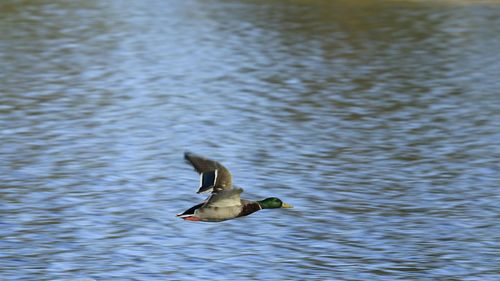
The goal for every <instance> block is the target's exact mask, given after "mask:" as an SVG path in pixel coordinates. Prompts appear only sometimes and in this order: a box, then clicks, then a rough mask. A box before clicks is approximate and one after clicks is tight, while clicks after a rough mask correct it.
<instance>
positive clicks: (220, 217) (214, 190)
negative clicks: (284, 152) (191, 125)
mask: <svg viewBox="0 0 500 281" xmlns="http://www.w3.org/2000/svg"><path fill="white" fill-rule="evenodd" d="M184 159H186V161H187V162H189V163H190V164H191V165H192V166H193V168H194V169H195V170H196V172H198V173H199V174H200V187H199V188H198V192H197V193H204V192H211V194H210V196H209V197H208V198H207V199H206V200H205V201H204V202H202V203H200V204H198V205H195V206H193V207H191V208H189V209H187V210H186V211H184V212H183V213H181V214H178V215H177V216H178V217H180V218H182V219H184V220H189V221H207V222H218V221H225V220H230V219H234V218H238V217H243V216H248V215H250V214H252V213H255V212H257V211H260V210H262V209H278V208H293V206H292V205H290V204H287V203H284V202H283V201H281V200H280V199H279V198H276V197H269V198H266V199H264V200H260V201H250V200H245V199H241V198H240V195H241V193H242V192H243V189H242V188H237V187H235V186H233V182H232V175H231V173H230V172H229V170H228V169H226V167H224V166H223V165H222V164H220V163H219V162H217V161H214V160H210V159H207V158H205V157H202V156H199V155H196V154H193V153H190V152H186V153H184Z"/></svg>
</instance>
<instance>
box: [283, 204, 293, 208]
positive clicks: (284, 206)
mask: <svg viewBox="0 0 500 281" xmlns="http://www.w3.org/2000/svg"><path fill="white" fill-rule="evenodd" d="M281 208H286V209H288V208H293V206H292V205H290V204H287V203H283V205H281Z"/></svg>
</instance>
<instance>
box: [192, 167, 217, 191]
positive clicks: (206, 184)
mask: <svg viewBox="0 0 500 281" xmlns="http://www.w3.org/2000/svg"><path fill="white" fill-rule="evenodd" d="M216 180H217V170H215V171H209V172H204V173H201V174H200V187H199V189H198V192H197V193H202V192H205V191H207V190H210V189H212V188H214V186H215V182H216Z"/></svg>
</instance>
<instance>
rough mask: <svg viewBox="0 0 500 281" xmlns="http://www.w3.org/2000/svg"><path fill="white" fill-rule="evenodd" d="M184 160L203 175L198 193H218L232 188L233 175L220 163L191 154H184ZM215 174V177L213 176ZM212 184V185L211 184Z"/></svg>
mask: <svg viewBox="0 0 500 281" xmlns="http://www.w3.org/2000/svg"><path fill="white" fill-rule="evenodd" d="M184 159H186V160H187V161H188V162H189V163H190V164H191V165H192V166H193V168H194V169H195V170H196V171H197V172H198V173H199V174H201V178H200V186H201V187H200V189H199V190H198V193H202V192H205V191H209V190H211V189H212V192H218V191H220V190H226V189H231V188H232V186H233V183H232V176H231V173H230V172H229V171H228V170H227V169H226V167H224V166H222V165H221V164H220V163H219V162H217V161H214V160H210V159H207V158H205V157H202V156H199V155H196V154H193V153H190V152H186V153H184ZM205 173H206V174H207V175H206V176H207V178H205V175H204V174H205ZM214 173H215V175H213V174H214ZM212 178H213V180H212ZM211 182H212V184H210V183H211Z"/></svg>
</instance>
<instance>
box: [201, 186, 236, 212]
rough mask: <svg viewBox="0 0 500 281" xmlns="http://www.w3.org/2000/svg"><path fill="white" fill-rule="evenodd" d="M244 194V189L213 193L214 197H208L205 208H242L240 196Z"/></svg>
mask: <svg viewBox="0 0 500 281" xmlns="http://www.w3.org/2000/svg"><path fill="white" fill-rule="evenodd" d="M242 192H243V189H242V188H235V189H229V190H221V191H217V192H213V193H212V195H210V197H208V199H207V201H206V202H205V204H203V208H228V207H238V206H241V199H240V194H241V193H242Z"/></svg>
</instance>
